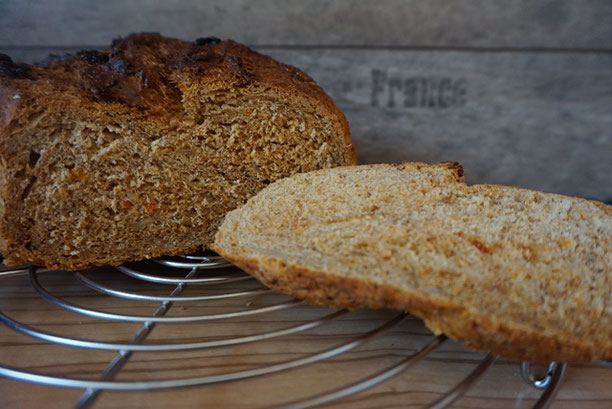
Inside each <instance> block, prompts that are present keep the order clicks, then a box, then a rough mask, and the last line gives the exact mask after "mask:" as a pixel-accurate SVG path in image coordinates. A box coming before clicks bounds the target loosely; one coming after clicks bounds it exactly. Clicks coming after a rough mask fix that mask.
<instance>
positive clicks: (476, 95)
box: [0, 47, 612, 201]
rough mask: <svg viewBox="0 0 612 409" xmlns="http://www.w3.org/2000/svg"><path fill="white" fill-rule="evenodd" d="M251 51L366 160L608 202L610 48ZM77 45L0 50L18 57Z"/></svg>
mask: <svg viewBox="0 0 612 409" xmlns="http://www.w3.org/2000/svg"><path fill="white" fill-rule="evenodd" d="M258 50H259V51H261V52H264V53H266V54H270V55H272V56H273V57H275V58H277V59H279V60H280V61H283V62H286V63H288V64H292V65H295V66H298V67H300V68H301V69H303V70H304V71H306V72H307V73H309V74H310V75H311V76H312V77H313V78H314V79H315V80H316V81H318V82H319V83H320V84H321V86H322V87H323V88H324V89H325V90H326V91H327V92H328V93H329V94H330V95H331V97H332V98H333V99H334V100H335V101H336V103H337V105H338V106H339V107H340V109H341V110H342V111H343V112H344V113H345V114H346V116H347V118H348V120H349V123H350V126H351V130H352V134H353V139H354V140H355V143H356V145H357V151H358V154H359V160H360V161H361V162H363V163H376V162H402V161H412V160H416V161H425V162H441V161H447V160H452V161H458V162H460V163H461V164H462V165H463V166H464V168H465V172H466V175H467V179H468V182H469V183H493V184H507V185H516V186H520V187H526V188H531V189H537V190H543V191H548V192H554V193H561V194H566V195H572V196H582V197H587V198H592V199H597V200H601V201H610V200H611V199H612V183H610V175H611V174H612V160H610V158H611V157H612V115H610V112H611V109H612V81H610V75H609V74H610V67H612V53H589V54H576V53H560V52H559V53H558V52H548V53H543V52H478V51H472V52H467V51H439V50H429V51H427V50H419V51H417V50H388V49H363V48H360V49H336V48H334V49H327V48H324V47H322V48H308V49H302V48H297V49H286V48H275V47H267V48H266V47H259V48H258ZM74 51H75V49H74V48H35V49H32V48H20V49H1V48H0V52H6V53H9V54H11V55H13V56H14V57H15V59H18V60H25V61H36V60H40V59H42V58H44V56H46V55H48V54H50V53H55V54H62V53H64V52H74Z"/></svg>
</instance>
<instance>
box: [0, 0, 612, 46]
mask: <svg viewBox="0 0 612 409" xmlns="http://www.w3.org/2000/svg"><path fill="white" fill-rule="evenodd" d="M611 19H612V3H610V2H609V1H607V0H553V1H551V0H537V1H530V0H516V1H512V2H500V1H486V2H483V1H480V0H454V1H445V0H382V1H376V2H363V1H359V0H336V1H333V2H322V1H317V0H289V1H285V0H273V1H261V0H258V1H246V0H226V1H223V0H213V1H206V2H202V1H199V0H186V1H172V2H162V1H154V0H148V1H139V0H109V1H104V2H91V1H87V0H56V1H53V2H45V1H40V0H38V1H29V2H23V1H19V0H7V1H3V2H1V3H0V39H1V40H0V42H1V43H2V44H3V45H41V44H42V45H75V44H76V45H82V44H97V45H104V44H107V43H108V41H109V39H112V38H115V37H117V36H119V35H126V34H128V33H130V32H135V31H159V32H162V33H163V34H165V35H168V36H174V37H178V38H184V39H195V38H197V37H202V36H207V35H216V36H219V37H230V38H234V39H236V40H238V41H241V42H244V43H247V44H250V45H278V44H285V45H305V44H306V45H317V46H319V45H343V46H346V45H359V46H363V45H368V46H381V45H385V46H389V45H393V46H436V47H484V48H583V49H584V48H586V49H611V48H612V25H611V24H610V21H611Z"/></svg>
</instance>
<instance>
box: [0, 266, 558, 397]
mask: <svg viewBox="0 0 612 409" xmlns="http://www.w3.org/2000/svg"><path fill="white" fill-rule="evenodd" d="M154 261H155V262H156V263H158V264H159V265H160V266H161V267H163V268H165V269H169V270H171V271H172V272H173V274H168V273H167V272H162V273H151V272H149V271H146V269H144V268H143V267H142V266H141V265H137V266H136V267H130V266H121V267H117V270H119V271H120V272H121V273H123V274H125V275H127V276H130V277H132V278H135V279H138V280H141V281H145V282H151V283H158V284H166V285H170V286H174V287H173V289H172V291H171V292H170V294H169V295H168V296H158V295H153V294H143V293H138V292H132V291H125V290H120V289H116V288H111V287H109V286H108V285H106V284H103V283H100V282H97V281H96V280H94V279H92V278H91V277H89V276H88V274H87V273H86V272H80V271H77V272H74V273H72V274H73V277H74V279H76V281H77V282H78V283H80V284H81V285H83V286H85V287H87V288H88V289H91V290H93V291H95V292H97V293H100V294H102V295H104V296H111V297H117V298H121V299H127V300H130V301H135V302H137V301H149V302H151V301H154V302H159V306H158V308H157V309H156V310H155V312H154V313H153V314H152V315H128V314H121V313H114V312H108V311H102V310H96V309H93V308H88V307H85V306H82V305H77V304H75V303H72V302H70V301H68V300H66V299H65V298H64V297H61V296H58V295H56V294H53V293H52V292H51V291H49V290H48V289H47V288H46V287H45V285H43V284H42V283H41V280H40V279H39V277H40V276H41V275H43V274H53V273H54V272H53V271H50V270H48V269H43V268H38V267H34V266H26V267H22V268H16V269H8V270H4V271H0V278H6V277H9V276H15V275H27V276H28V279H29V283H30V286H31V288H32V289H33V290H34V291H35V292H36V293H37V294H38V295H39V296H40V297H42V298H43V299H44V300H46V301H48V302H49V303H52V304H54V305H55V306H57V307H60V308H62V309H64V310H67V311H70V312H73V313H76V314H80V315H84V316H87V317H91V318H95V319H99V320H105V321H109V322H113V321H115V322H122V323H126V322H128V323H138V324H141V327H140V328H139V329H138V330H137V331H136V333H135V334H134V335H133V337H132V339H131V340H130V341H129V342H109V341H101V340H96V339H85V338H78V337H71V336H66V335H62V334H59V333H53V332H49V331H45V330H42V329H40V328H36V327H34V326H31V325H28V324H26V323H24V322H20V321H18V320H16V319H14V318H11V317H9V316H7V315H6V314H4V313H3V312H2V311H0V322H2V324H4V325H5V326H6V327H8V328H10V329H11V330H13V331H15V332H17V333H20V334H23V335H27V336H28V337H32V338H35V339H37V340H41V341H44V342H47V343H51V344H56V345H61V346H67V347H70V348H85V349H94V350H104V351H114V352H116V356H115V357H114V359H112V361H111V362H110V363H109V364H108V366H107V367H106V368H105V370H104V371H103V372H102V373H101V374H100V377H99V378H98V379H86V378H79V377H67V376H60V375H49V374H46V373H39V372H34V371H28V370H24V369H22V368H19V367H14V366H10V365H5V364H3V363H2V362H0V375H2V376H4V377H8V378H12V379H14V380H20V381H26V382H33V383H38V384H43V385H49V386H55V387H66V388H77V389H83V390H84V392H83V394H82V395H81V397H80V399H79V400H78V402H76V403H75V406H74V407H75V408H79V409H82V408H89V407H92V405H93V404H94V403H95V402H96V399H97V398H98V397H99V395H100V393H101V392H102V391H138V390H141V391H150V390H158V389H171V388H186V387H195V386H199V387H205V386H207V385H213V384H220V383H228V382H233V381H240V380H244V379H249V378H254V377H261V376H264V375H270V374H274V373H279V372H284V371H289V370H291V369H294V368H299V367H303V366H306V365H310V364H314V363H317V362H321V361H325V360H328V359H330V358H333V357H336V356H340V355H341V354H344V353H346V352H348V351H351V350H354V349H355V348H358V347H360V346H362V345H364V344H366V343H368V342H370V341H372V340H373V339H375V338H376V337H378V336H380V335H381V334H383V333H384V332H385V331H388V330H389V329H391V328H393V327H394V326H395V325H397V324H398V323H399V322H401V321H402V320H404V319H405V318H406V315H405V314H398V315H396V316H395V317H394V318H392V319H389V320H387V321H386V322H384V323H383V324H382V325H379V326H378V327H376V328H374V329H372V330H369V331H367V332H364V333H362V334H360V335H359V336H356V337H354V338H352V339H349V340H347V341H345V342H343V343H341V344H339V345H336V346H333V347H331V348H328V349H325V350H323V351H318V352H316V353H312V354H309V355H306V356H303V357H300V358H296V359H291V360H286V361H283V362H280V363H275V364H270V365H263V366H260V367H256V368H254V369H246V370H237V371H233V372H228V373H223V374H214V375H206V376H195V377H182V378H179V379H159V380H136V381H132V380H119V379H117V374H119V372H120V371H121V369H122V368H123V366H124V365H125V364H126V363H127V362H128V361H129V360H130V358H131V356H132V354H133V353H136V352H139V353H140V352H149V353H150V352H173V351H187V350H202V349H211V348H222V347H228V346H234V345H241V344H248V343H257V342H263V341H265V340H270V339H273V338H280V337H284V336H288V335H291V334H299V333H304V332H306V331H309V330H312V329H314V328H317V327H320V326H323V325H329V324H330V323H332V322H334V321H335V320H337V319H339V318H340V317H342V316H344V315H346V314H349V312H348V311H346V310H340V311H335V312H331V313H328V314H327V315H324V316H322V317H319V318H315V319H312V320H308V321H304V322H302V323H299V324H297V325H292V326H288V327H285V328H281V329H276V330H272V331H266V332H258V333H254V334H249V335H245V336H239V337H229V338H223V339H216V340H212V341H211V340H201V341H196V342H181V343H159V342H158V343H154V344H151V343H145V340H146V339H147V337H148V336H149V335H150V334H151V333H152V331H153V330H154V328H155V327H156V325H157V324H160V323H164V324H166V323H202V322H204V323H205V322H211V321H219V320H226V319H230V318H236V317H250V316H258V315H262V314H267V313H271V312H273V311H281V310H286V309H290V308H293V307H296V306H298V305H301V304H302V302H301V301H300V300H297V299H289V300H283V301H280V302H276V303H274V304H271V305H266V306H257V307H254V306H251V307H247V308H243V309H241V310H239V311H231V312H221V313H215V314H198V315H188V316H167V313H168V311H169V310H170V309H171V308H172V307H173V306H174V305H176V304H182V303H206V302H210V301H212V300H219V299H241V298H248V297H254V296H260V295H263V294H268V293H270V290H268V289H266V288H262V287H259V288H254V289H249V290H240V291H234V292H225V293H222V294H213V295H210V294H207V295H196V296H184V295H182V294H183V292H184V290H185V289H186V288H187V287H188V286H189V287H191V286H203V288H210V286H214V285H217V284H223V283H231V282H239V281H246V280H252V278H251V277H250V276H248V275H246V274H244V273H242V272H237V271H236V270H233V271H232V272H229V273H228V272H227V271H228V270H227V268H228V267H231V265H230V264H229V263H228V262H227V261H225V260H224V259H222V258H221V257H218V256H181V257H174V258H160V259H156V260H154ZM143 270H145V271H143ZM177 271H184V272H186V273H187V274H185V275H184V277H177V276H176V274H174V273H176V272H177ZM445 341H446V337H445V336H443V335H440V336H434V335H433V334H432V336H431V338H430V340H429V342H427V343H426V344H425V345H423V346H422V347H421V349H420V350H418V351H417V352H415V353H413V354H411V355H409V356H407V357H405V358H403V359H402V360H401V361H400V362H398V363H395V364H393V365H392V366H390V367H387V368H384V369H383V370H381V371H379V372H378V373H375V374H372V375H369V376H367V377H365V378H363V379H359V380H357V381H354V382H352V383H350V384H348V385H344V386H342V387H339V388H336V389H333V390H328V391H322V392H316V393H315V394H313V395H311V396H309V397H307V398H304V399H300V400H295V401H291V402H285V403H283V404H280V405H278V406H276V407H277V408H294V409H297V408H310V407H319V406H323V405H326V404H330V403H332V402H336V401H339V400H342V399H344V398H347V397H349V396H352V395H355V394H358V393H360V392H363V391H365V390H367V389H369V388H372V387H373V386H376V385H378V384H380V383H382V382H385V381H386V380H388V379H390V378H393V377H395V376H397V375H399V374H401V373H403V372H405V371H406V370H407V369H408V368H410V367H411V366H413V365H414V364H415V363H417V362H418V361H419V360H422V359H423V358H425V357H426V356H428V354H430V353H431V352H432V351H434V350H435V349H436V348H438V347H439V346H440V345H442V344H443V343H444V342H445ZM495 359H496V358H495V357H494V356H492V355H491V354H489V355H486V356H485V357H484V358H483V359H482V361H481V362H480V363H479V364H478V365H477V366H476V367H475V368H474V369H473V370H472V372H471V373H469V374H468V375H467V376H466V377H465V378H464V379H462V380H461V381H460V382H458V383H457V384H456V385H455V386H454V387H453V388H452V389H450V390H448V392H447V393H446V394H444V395H443V396H441V397H440V398H439V399H437V400H436V401H435V402H433V403H430V404H429V406H428V407H429V408H435V409H440V408H445V407H448V406H450V405H451V404H452V403H453V402H455V401H456V400H457V399H458V398H460V397H461V396H463V395H464V394H465V393H466V392H467V391H468V390H469V389H470V388H471V387H472V386H473V385H474V384H475V383H476V382H477V381H478V379H480V378H481V376H482V375H483V374H484V373H485V371H486V370H487V369H488V368H489V367H490V366H491V365H492V364H493V362H494V361H495ZM566 369H567V365H566V364H565V363H555V362H553V363H551V364H550V365H549V367H548V371H547V373H546V375H545V376H544V377H542V378H537V377H535V376H534V375H533V373H532V371H531V366H530V365H529V363H525V362H524V363H523V364H522V374H523V377H524V379H525V381H526V382H528V383H529V384H530V385H532V386H533V387H534V388H538V389H541V390H543V393H542V394H541V396H540V398H539V399H538V400H537V402H536V403H535V406H534V408H546V407H548V406H549V405H550V403H551V402H552V401H553V399H554V397H555V395H556V393H557V392H558V390H559V388H560V386H561V384H562V382H563V378H564V375H565V373H566Z"/></svg>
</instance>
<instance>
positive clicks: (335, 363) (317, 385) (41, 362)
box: [0, 264, 612, 409]
mask: <svg viewBox="0 0 612 409" xmlns="http://www.w3.org/2000/svg"><path fill="white" fill-rule="evenodd" d="M139 268H140V267H139ZM143 268H144V267H143ZM146 268H150V265H149V264H147V266H146ZM230 270H231V269H230ZM205 274H210V273H201V276H204V275H205ZM86 276H87V277H89V278H91V279H94V280H96V281H97V282H99V283H102V284H104V285H106V286H109V287H111V288H115V289H123V290H129V291H132V292H136V293H140V294H151V295H167V294H169V292H170V291H171V290H172V288H173V286H168V285H162V284H153V283H147V282H143V281H140V280H136V279H133V278H131V277H128V276H126V275H124V274H122V273H120V272H118V271H117V270H114V269H97V270H93V271H90V272H87V273H86ZM38 277H39V279H40V283H41V285H42V286H43V287H44V288H46V289H47V290H48V291H49V292H50V293H52V294H54V295H55V296H58V297H61V298H62V299H64V300H66V301H69V302H71V303H74V304H77V305H80V306H84V307H87V308H91V309H96V310H103V311H107V312H114V313H122V314H134V315H147V316H148V315H150V314H152V313H153V311H154V310H155V309H156V308H157V307H158V306H159V303H158V302H150V301H132V300H126V299H121V298H116V297H112V296H109V295H105V294H101V293H99V292H96V291H94V290H91V289H89V288H87V287H85V286H83V285H82V284H81V283H80V282H78V281H77V280H76V278H75V277H74V276H73V274H72V273H67V272H45V273H39V274H38ZM254 288H260V285H259V284H258V283H257V282H256V281H254V280H252V279H250V280H246V281H240V282H234V283H229V284H220V285H215V286H195V285H192V286H187V287H186V289H185V292H184V294H183V295H184V296H190V295H202V294H209V295H211V294H220V293H223V292H228V291H242V290H248V289H254ZM287 300H289V299H288V298H286V297H284V296H281V295H277V294H267V295H259V296H256V297H250V298H236V299H227V300H212V301H206V302H189V303H180V304H179V303H176V304H175V305H174V306H172V308H171V309H170V310H169V312H168V316H188V315H199V314H215V313H221V312H232V311H239V310H245V309H247V310H248V309H253V308H258V307H262V306H266V305H272V304H276V303H279V302H283V301H287ZM0 311H1V312H2V313H4V314H5V315H7V316H9V317H10V318H12V319H14V320H17V321H20V322H23V323H26V324H28V325H30V326H33V327H35V328H37V329H39V330H44V331H48V332H53V333H59V334H62V335H64V336H70V337H77V338H79V337H80V338H87V339H98V340H105V341H114V342H128V341H129V340H130V339H131V338H132V336H133V335H134V334H135V333H136V331H137V330H138V329H139V328H140V326H141V324H139V323H120V322H112V321H106V320H100V319H95V318H90V317H86V316H83V315H79V314H76V313H73V312H69V311H67V310H65V309H63V308H60V307H58V306H55V305H53V304H51V303H49V302H47V301H45V300H43V299H42V298H41V297H40V296H39V295H38V294H37V293H36V292H35V291H34V290H33V289H32V287H31V286H30V283H29V280H28V276H27V274H21V275H12V276H1V275H0ZM331 312H332V311H331V310H327V309H324V308H318V307H311V306H306V305H298V306H296V307H293V308H289V309H285V310H281V311H277V312H269V313H265V314H261V315H253V316H250V317H242V318H236V319H225V320H219V321H210V322H200V323H191V324H159V325H157V326H156V327H155V328H154V329H153V331H152V332H151V333H150V335H149V336H148V338H147V339H146V341H145V343H147V344H154V343H178V342H196V341H202V340H213V339H214V340H216V339H224V338H230V337H235V336H244V335H252V334H257V333H262V332H266V331H271V330H276V329H280V328H285V327H288V326H291V325H295V324H297V323H301V322H304V321H306V320H312V319H315V318H318V317H322V316H324V315H326V314H329V313H331ZM396 315H397V314H396V313H395V312H392V311H371V310H361V311H356V312H351V313H348V314H346V315H344V316H342V317H340V318H337V319H335V320H333V321H331V322H330V323H328V324H325V325H322V326H320V327H318V328H315V329H311V330H309V331H305V332H301V333H298V334H294V335H288V336H283V337H279V338H273V339H268V340H265V341H260V342H254V343H249V344H244V345H237V346H231V347H223V348H216V349H205V350H193V351H181V352H164V353H145V352H136V353H134V354H133V355H132V356H131V358H130V359H129V360H128V362H127V364H126V365H125V366H124V367H123V369H122V370H121V371H120V372H119V373H118V375H117V376H116V380H123V381H128V380H130V381H134V380H141V381H143V380H160V379H177V378H188V377H196V376H206V375H212V374H222V373H228V372H235V371H240V370H246V369H253V368H258V367H262V366H266V365H270V364H273V363H279V362H284V361H288V360H291V359H296V358H299V357H304V356H308V355H310V354H313V353H316V352H321V351H323V350H326V349H329V348H332V347H334V346H337V345H340V344H342V343H344V342H347V341H350V340H352V339H355V338H357V337H359V336H361V335H363V334H364V333H366V332H368V331H370V330H372V329H374V328H376V327H377V326H379V325H382V324H383V323H385V322H387V321H388V320H389V319H391V318H392V317H395V316H396ZM432 338H433V336H432V334H431V333H430V332H429V331H428V330H427V329H426V328H425V327H424V326H423V324H422V323H421V321H419V320H417V319H415V318H412V317H408V318H406V319H404V320H403V321H401V322H400V323H398V324H397V325H395V326H394V327H392V328H391V329H390V330H388V331H387V332H386V333H384V334H383V335H380V336H378V337H376V338H374V339H373V340H371V341H370V342H367V343H365V344H364V345H362V346H360V347H358V348H356V349H354V350H352V351H349V352H346V353H343V354H341V355H339V356H337V357H334V358H331V359H328V360H325V361H322V362H320V363H316V364H313V365H309V366H304V367H300V368H296V369H292V370H289V371H286V372H282V373H277V374H273V375H266V376H261V377H256V378H252V379H248V380H241V381H235V382H231V383H220V384H215V385H207V386H198V387H191V388H183V389H171V390H163V391H149V392H111V391H105V392H102V393H101V394H100V395H99V397H98V399H97V400H96V401H95V402H94V404H93V406H92V407H94V408H115V407H121V408H143V407H150V408H167V407H172V408H175V407H180V408H202V407H211V408H264V407H270V406H274V405H279V404H284V403H287V402H292V401H294V400H297V399H303V398H307V397H310V396H313V395H315V394H318V393H321V392H326V391H331V390H333V389H336V388H339V387H342V386H346V385H349V384H351V383H353V382H355V381H357V380H360V379H365V378H367V377H370V376H372V375H373V374H375V373H377V372H379V371H381V370H383V369H385V368H389V367H390V366H393V365H394V364H396V363H398V362H399V361H401V360H402V359H403V358H404V357H406V356H408V355H410V354H413V353H414V352H416V351H417V350H418V349H420V348H422V347H423V346H425V345H426V344H427V343H428V342H430V341H431V340H432ZM115 356H116V353H115V352H111V351H97V350H85V349H76V348H72V347H66V346H59V345H54V344H50V343H47V342H43V341H40V340H36V339H34V338H31V337H29V336H25V335H22V334H19V333H17V332H15V331H13V330H11V329H9V328H8V327H7V326H4V325H1V324H0V365H8V366H12V367H17V368H20V369H22V370H26V371H31V372H37V373H44V374H54V375H60V376H65V377H72V378H86V379H91V380H96V379H99V378H100V375H101V373H102V371H103V370H104V369H105V368H106V367H107V365H108V364H109V362H111V360H112V359H113V358H114V357H115ZM483 357H484V354H482V353H477V352H474V351H471V350H468V349H465V348H463V347H462V346H461V345H460V344H459V343H457V342H452V341H447V342H445V343H444V344H442V346H440V347H439V348H438V349H436V350H435V351H433V352H432V353H430V354H429V355H428V356H427V357H426V358H425V359H423V360H422V361H420V362H418V363H416V364H415V365H414V366H413V367H411V368H409V369H408V370H407V371H405V372H403V373H402V374H400V375H398V376H396V377H394V378H392V379H390V380H388V381H386V382H383V383H382V384H380V385H378V386H376V387H374V388H372V389H369V390H367V391H365V392H362V393H359V394H357V395H354V396H351V397H348V398H346V399H344V400H342V401H340V402H336V403H334V404H329V405H327V406H326V407H332V408H351V409H352V408H400V407H402V408H421V407H427V405H428V404H430V403H432V402H434V401H435V400H436V399H438V398H440V397H441V396H442V395H443V394H444V393H445V392H447V391H449V390H450V389H452V388H453V386H454V385H456V384H457V383H458V382H459V381H461V380H462V379H463V378H464V377H465V376H467V374H469V373H470V372H471V371H472V370H473V369H474V368H475V367H476V365H477V364H478V363H479V362H480V360H481V359H482V358H483ZM611 386H612V369H610V368H606V367H603V366H601V365H597V364H588V365H572V366H570V367H569V369H568V372H567V377H566V379H565V382H564V384H563V386H562V388H561V390H560V392H559V394H558V396H557V399H556V400H555V402H554V403H553V406H552V407H553V408H584V409H590V408H593V409H594V408H602V409H603V408H610V407H612V388H611ZM540 393H541V391H539V390H536V389H534V388H533V387H531V386H529V385H527V384H526V383H525V382H524V381H523V379H522V377H521V374H520V365H519V364H518V363H516V362H511V361H507V360H503V359H499V360H497V361H496V362H495V363H494V364H493V365H492V366H491V367H490V368H489V369H488V370H487V371H486V372H485V374H484V375H483V376H482V377H481V378H480V380H479V381H478V382H477V383H476V384H475V385H474V386H473V387H472V388H471V389H470V390H469V391H468V392H467V393H466V394H465V396H464V397H462V398H460V399H459V400H458V401H456V402H455V403H454V405H453V406H452V407H453V408H530V407H532V406H533V404H534V403H535V401H536V400H537V398H538V397H539V395H540ZM82 394H83V390H80V389H64V388H58V387H51V386H41V385H36V384H31V383H25V382H22V381H16V380H10V379H7V378H0V407H2V408H40V407H45V408H68V407H73V406H74V405H75V403H76V402H77V401H78V399H79V397H80V396H81V395H82Z"/></svg>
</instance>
